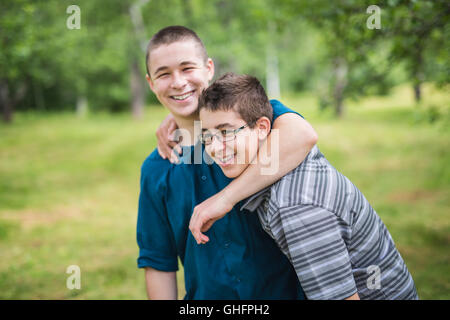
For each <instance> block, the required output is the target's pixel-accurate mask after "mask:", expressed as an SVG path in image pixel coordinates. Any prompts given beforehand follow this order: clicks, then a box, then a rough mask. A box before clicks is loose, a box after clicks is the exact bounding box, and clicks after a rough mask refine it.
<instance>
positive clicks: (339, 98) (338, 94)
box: [333, 58, 348, 118]
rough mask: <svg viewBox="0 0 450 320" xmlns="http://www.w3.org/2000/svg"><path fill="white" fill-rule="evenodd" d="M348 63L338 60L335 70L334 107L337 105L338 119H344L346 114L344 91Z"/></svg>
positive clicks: (341, 59)
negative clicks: (343, 116)
mask: <svg viewBox="0 0 450 320" xmlns="http://www.w3.org/2000/svg"><path fill="white" fill-rule="evenodd" d="M347 72H348V67H347V62H346V61H345V59H343V58H337V59H336V60H335V68H334V77H335V79H334V80H335V83H334V92H333V97H334V105H335V114H336V116H337V117H338V118H340V117H342V115H343V113H344V105H343V103H344V90H345V87H346V86H347Z"/></svg>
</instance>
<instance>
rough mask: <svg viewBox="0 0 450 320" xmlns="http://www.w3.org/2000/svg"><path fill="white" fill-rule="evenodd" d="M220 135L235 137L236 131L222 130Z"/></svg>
mask: <svg viewBox="0 0 450 320" xmlns="http://www.w3.org/2000/svg"><path fill="white" fill-rule="evenodd" d="M220 134H221V135H222V137H231V136H232V135H234V130H225V129H224V130H220Z"/></svg>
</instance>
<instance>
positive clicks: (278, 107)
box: [270, 99, 303, 121]
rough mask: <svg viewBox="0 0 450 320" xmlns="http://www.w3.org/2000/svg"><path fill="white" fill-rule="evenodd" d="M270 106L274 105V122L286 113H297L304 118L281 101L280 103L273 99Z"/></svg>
mask: <svg viewBox="0 0 450 320" xmlns="http://www.w3.org/2000/svg"><path fill="white" fill-rule="evenodd" d="M270 104H271V105H272V109H273V120H274V121H275V119H276V118H277V117H279V116H281V115H283V114H285V113H295V114H297V115H299V116H300V117H302V118H303V116H302V115H301V114H300V113H298V112H297V111H294V110H292V109H291V108H288V107H286V106H285V105H284V104H283V103H281V102H280V101H278V100H276V99H271V100H270Z"/></svg>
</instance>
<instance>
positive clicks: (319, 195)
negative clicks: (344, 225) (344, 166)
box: [270, 145, 333, 208]
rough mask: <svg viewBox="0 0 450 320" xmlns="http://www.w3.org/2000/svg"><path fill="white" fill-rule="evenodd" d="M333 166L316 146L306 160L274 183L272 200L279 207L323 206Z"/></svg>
mask: <svg viewBox="0 0 450 320" xmlns="http://www.w3.org/2000/svg"><path fill="white" fill-rule="evenodd" d="M332 172H333V167H331V165H330V164H329V163H328V161H327V160H326V158H325V157H324V156H323V154H322V153H321V152H320V150H319V148H318V147H317V145H316V146H314V147H313V148H312V149H311V151H310V152H309V154H308V155H307V156H306V158H305V160H304V161H303V162H302V163H301V164H300V165H298V166H297V167H296V168H295V169H294V170H292V171H290V172H289V173H287V174H286V175H285V176H283V177H282V178H281V179H280V180H278V181H277V182H276V183H274V184H273V185H272V188H271V195H270V198H271V201H273V203H274V204H276V206H277V207H279V208H283V207H292V206H297V205H315V206H323V203H322V202H323V201H322V200H324V193H326V192H327V188H326V185H327V182H328V181H329V180H330V178H331V176H330V174H332Z"/></svg>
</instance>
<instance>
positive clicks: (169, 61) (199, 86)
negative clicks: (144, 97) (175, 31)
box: [147, 40, 214, 118]
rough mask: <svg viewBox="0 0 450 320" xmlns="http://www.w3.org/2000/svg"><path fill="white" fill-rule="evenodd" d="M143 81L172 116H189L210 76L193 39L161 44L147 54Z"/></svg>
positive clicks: (210, 68)
mask: <svg viewBox="0 0 450 320" xmlns="http://www.w3.org/2000/svg"><path fill="white" fill-rule="evenodd" d="M149 66H150V68H149V71H150V75H147V81H148V83H149V85H150V88H151V89H152V91H153V92H154V93H155V94H156V96H157V98H158V100H159V101H160V102H161V103H162V104H163V105H164V106H166V107H167V108H168V109H169V110H170V111H171V113H172V114H173V115H174V116H175V117H181V118H189V117H192V115H194V114H196V112H197V105H198V97H199V96H200V94H201V93H202V91H203V89H205V88H206V87H207V86H208V83H209V81H210V80H211V79H212V77H213V75H214V64H213V62H212V60H211V59H208V60H207V61H206V62H205V61H204V58H203V56H202V54H201V52H200V49H199V48H198V44H197V43H196V42H195V41H193V40H183V41H177V42H174V43H171V44H168V45H161V46H159V47H157V48H155V49H154V50H153V51H151V53H150V56H149Z"/></svg>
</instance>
